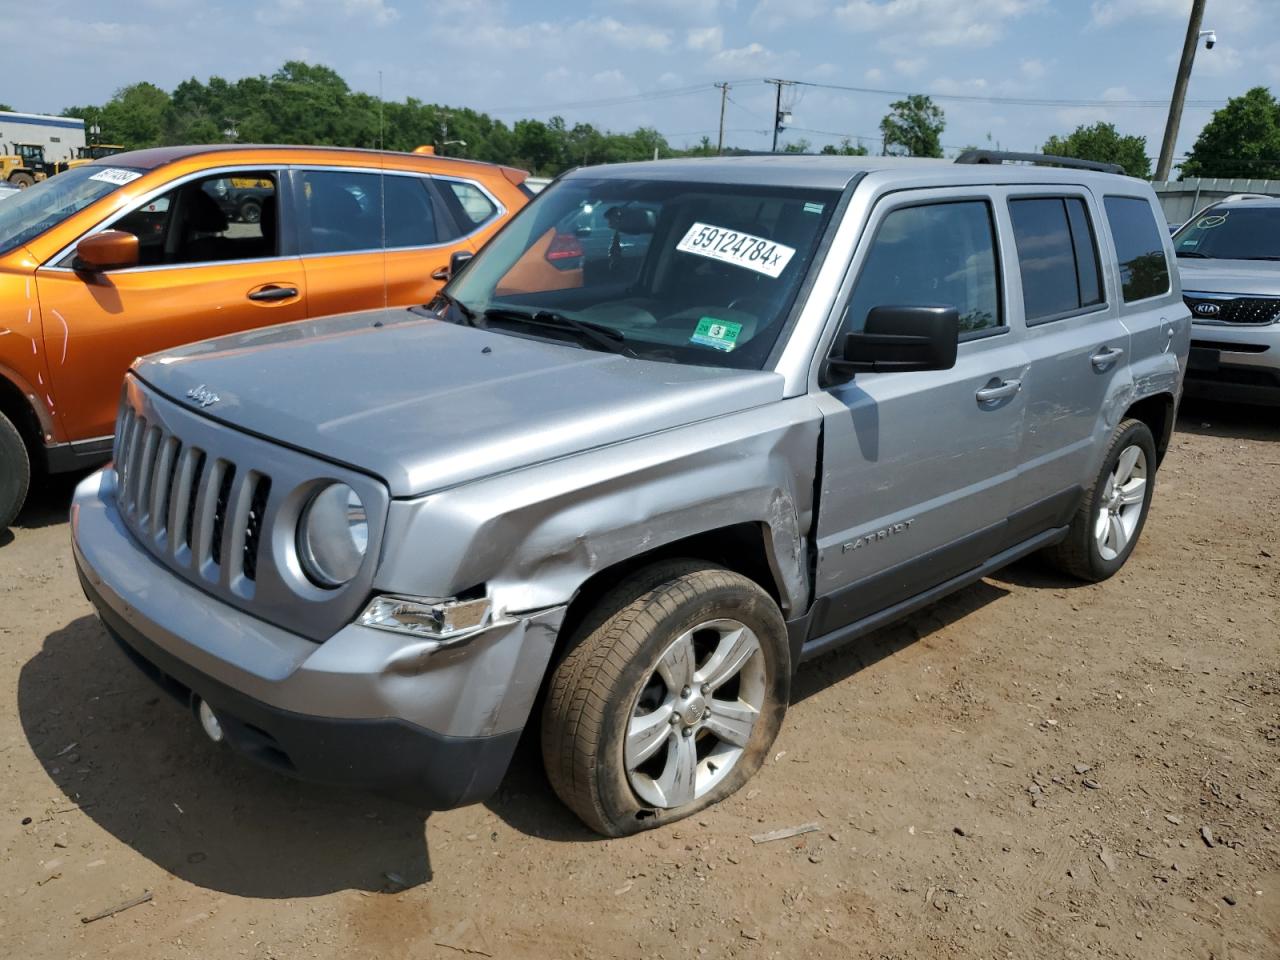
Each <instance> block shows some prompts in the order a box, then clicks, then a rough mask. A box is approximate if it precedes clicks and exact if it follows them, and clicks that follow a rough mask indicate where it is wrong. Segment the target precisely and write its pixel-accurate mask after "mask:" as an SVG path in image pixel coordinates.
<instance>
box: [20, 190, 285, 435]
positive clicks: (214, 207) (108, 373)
mask: <svg viewBox="0 0 1280 960" xmlns="http://www.w3.org/2000/svg"><path fill="white" fill-rule="evenodd" d="M232 178H246V179H250V180H253V181H255V182H260V183H261V184H262V185H264V186H260V193H261V199H260V205H259V207H258V210H257V216H256V220H255V221H254V222H245V221H244V220H243V219H242V218H241V217H240V216H239V214H238V212H237V210H236V209H235V208H234V207H233V205H232V204H231V203H230V201H229V200H228V199H227V198H228V197H229V195H230V193H231V191H232V190H233V189H234V185H233V184H232V183H231V180H232ZM279 182H280V174H279V171H277V170H275V169H258V168H254V169H238V168H237V169H235V170H223V171H211V172H207V173H200V174H197V175H193V176H189V177H186V178H183V179H182V180H181V181H178V182H176V183H174V184H171V185H169V186H167V187H166V188H164V189H162V190H160V191H157V192H155V193H153V194H150V195H148V196H146V197H144V198H142V199H140V200H139V201H138V202H137V203H135V204H134V205H132V206H131V207H129V208H128V209H127V210H125V211H123V212H122V213H120V214H119V215H117V216H115V217H113V218H111V219H110V220H108V221H106V222H105V223H104V224H102V225H101V226H100V227H98V228H95V232H96V231H97V230H103V229H113V230H124V231H127V232H130V233H133V234H135V235H136V236H137V237H138V241H139V249H140V262H139V264H138V265H137V266H135V267H130V268H128V269H122V270H110V271H106V272H104V273H98V274H83V273H78V272H76V271H75V270H73V269H72V264H73V263H74V260H75V251H74V250H68V251H64V252H63V253H62V254H61V255H60V257H58V258H56V259H55V260H53V261H52V262H50V263H48V264H46V265H44V266H42V267H41V268H40V269H39V270H37V271H36V283H37V288H38V291H39V296H40V310H41V316H42V317H43V320H44V330H45V342H46V345H47V349H48V351H49V364H50V376H51V377H52V379H53V395H54V398H55V401H56V408H57V415H58V416H60V417H61V418H62V423H63V426H64V428H65V430H66V431H67V434H68V436H69V437H70V438H71V439H73V440H86V439H93V438H97V437H104V436H108V435H110V434H111V432H112V429H113V425H114V422H115V416H116V406H117V404H118V402H119V395H120V383H121V381H122V380H123V378H124V373H125V371H126V370H127V369H128V367H129V365H130V364H131V363H132V362H133V360H134V358H136V357H139V356H142V355H144V354H148V353H154V352H156V351H159V350H164V349H166V348H168V347H174V346H178V345H180V344H184V343H190V342H192V341H193V340H204V339H206V338H208V337H215V336H219V335H221V334H225V333H233V332H237V331H240V330H247V329H251V328H253V327H260V326H266V325H268V324H273V323H282V322H285V321H288V320H298V319H301V318H303V317H304V316H306V284H305V278H304V276H303V272H302V263H301V261H300V260H299V259H298V257H297V255H296V252H295V250H294V248H293V246H292V244H291V237H290V232H289V230H288V224H289V219H288V211H287V210H281V209H279V208H278V205H277V203H276V194H277V187H278V185H279Z"/></svg>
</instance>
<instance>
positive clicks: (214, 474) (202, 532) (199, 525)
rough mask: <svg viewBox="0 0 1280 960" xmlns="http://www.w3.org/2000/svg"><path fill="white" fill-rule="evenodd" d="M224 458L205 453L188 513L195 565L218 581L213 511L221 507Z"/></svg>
mask: <svg viewBox="0 0 1280 960" xmlns="http://www.w3.org/2000/svg"><path fill="white" fill-rule="evenodd" d="M224 464H225V461H222V460H217V459H212V460H211V458H209V457H205V463H204V470H202V471H201V472H200V475H199V476H198V477H196V478H195V485H196V491H195V497H194V499H193V503H192V508H191V512H190V514H189V517H190V519H189V521H188V523H189V526H190V530H191V532H190V534H189V536H188V545H189V546H190V547H191V556H192V558H193V561H192V562H193V564H194V566H195V569H196V570H197V571H199V572H200V574H201V575H202V576H203V577H204V578H205V579H206V580H213V581H214V582H217V570H216V569H214V570H210V569H209V567H210V566H214V567H215V568H216V564H215V563H213V561H212V558H211V557H210V548H211V546H212V544H213V515H214V512H215V511H216V510H217V508H218V487H219V486H220V485H221V483H222V470H223V466H224Z"/></svg>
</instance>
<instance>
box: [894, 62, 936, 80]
mask: <svg viewBox="0 0 1280 960" xmlns="http://www.w3.org/2000/svg"><path fill="white" fill-rule="evenodd" d="M928 63H929V61H927V60H925V58H924V57H911V58H906V57H904V58H902V59H899V60H895V61H893V69H894V70H896V71H898V73H900V74H902V75H903V76H907V77H917V76H919V75H920V71H922V70H923V69H924V68H925V67H926V66H927V65H928Z"/></svg>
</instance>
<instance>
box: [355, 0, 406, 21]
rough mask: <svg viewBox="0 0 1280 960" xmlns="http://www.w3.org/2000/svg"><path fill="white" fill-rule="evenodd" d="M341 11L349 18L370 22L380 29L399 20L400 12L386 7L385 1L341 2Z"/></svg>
mask: <svg viewBox="0 0 1280 960" xmlns="http://www.w3.org/2000/svg"><path fill="white" fill-rule="evenodd" d="M342 9H343V12H344V13H346V15H347V16H349V17H359V18H360V19H362V20H365V21H372V22H373V23H375V24H377V25H378V26H380V27H384V26H386V25H387V24H388V23H394V22H395V21H396V20H399V19H400V11H399V10H397V9H396V8H395V7H389V6H387V4H386V3H385V0H342Z"/></svg>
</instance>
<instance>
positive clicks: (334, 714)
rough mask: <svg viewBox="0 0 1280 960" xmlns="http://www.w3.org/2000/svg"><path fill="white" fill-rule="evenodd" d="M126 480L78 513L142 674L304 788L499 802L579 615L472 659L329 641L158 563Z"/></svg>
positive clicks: (80, 530) (120, 637) (89, 575)
mask: <svg viewBox="0 0 1280 960" xmlns="http://www.w3.org/2000/svg"><path fill="white" fill-rule="evenodd" d="M114 476H115V475H114V472H113V471H112V470H111V469H110V468H108V469H106V470H103V471H100V472H99V473H96V474H94V475H93V476H91V477H89V478H88V479H86V480H85V481H84V482H83V483H81V484H80V486H79V487H78V488H77V490H76V495H75V499H74V502H73V504H72V509H71V536H72V547H73V552H74V555H75V561H76V566H77V570H78V572H79V574H80V578H81V583H82V584H83V586H84V590H85V594H86V595H87V596H88V598H89V600H90V602H92V603H93V605H94V606H95V607H96V608H97V610H98V613H99V615H100V617H101V618H102V621H103V623H104V624H105V626H106V627H107V629H108V631H110V633H111V634H112V636H113V637H114V638H115V639H116V640H117V641H119V642H120V643H121V645H122V646H123V647H124V648H125V650H126V651H127V652H128V653H129V654H130V656H131V658H132V659H133V660H134V661H135V662H136V663H138V664H139V666H141V667H142V668H143V669H144V670H145V671H146V672H147V673H149V674H151V675H152V676H153V677H154V678H156V679H158V680H160V681H161V682H162V683H163V684H164V685H165V686H166V687H167V688H168V689H170V690H171V691H173V692H175V693H177V694H178V695H179V697H180V698H183V699H185V700H186V701H187V702H188V703H190V702H192V700H191V698H192V697H193V696H195V697H199V698H200V699H203V700H205V701H207V702H208V703H209V705H210V706H211V707H213V708H214V710H215V711H216V712H217V714H218V716H219V719H220V720H221V721H222V726H223V729H224V731H225V732H226V734H227V741H228V742H229V743H230V744H231V745H232V746H233V747H235V748H236V749H238V750H239V751H240V752H242V753H244V754H245V755H246V756H248V757H250V758H251V759H253V760H256V761H258V762H259V763H263V764H266V765H267V766H270V767H272V768H273V769H276V770H279V771H281V772H285V773H288V774H291V775H294V776H297V777H299V778H301V779H305V780H313V781H319V782H325V783H336V784H351V785H357V786H363V787H370V788H377V789H392V790H396V791H397V792H405V791H407V792H409V793H411V794H412V795H413V796H414V798H415V799H417V800H419V801H420V802H423V803H424V804H426V805H428V806H431V807H433V808H435V809H444V808H448V807H453V806H459V805H462V804H466V803H474V802H477V801H480V800H483V799H485V798H486V797H487V796H489V795H490V794H491V793H492V792H493V790H494V789H495V788H496V787H497V785H498V783H499V782H500V781H501V779H502V776H503V774H504V773H505V772H506V768H507V765H508V764H509V762H510V759H511V755H512V752H513V751H514V749H515V745H516V742H517V740H518V739H519V736H520V733H521V731H522V729H523V728H524V724H525V722H526V720H527V719H528V716H529V711H530V709H531V707H532V705H533V701H534V698H535V697H536V695H537V692H538V688H539V686H540V684H541V681H542V676H543V673H544V672H545V670H546V667H547V664H548V662H549V660H550V656H551V651H552V648H553V646H554V643H555V637H556V632H557V630H558V628H559V625H560V621H561V619H562V618H563V615H564V608H563V607H556V608H553V609H550V610H545V611H541V612H539V613H537V614H534V615H531V616H527V617H522V618H517V619H511V620H505V621H503V622H500V623H497V624H495V625H494V626H492V627H490V628H489V629H487V630H485V631H483V632H481V633H479V634H475V635H473V636H472V637H470V638H468V639H467V641H466V642H465V643H462V644H460V645H458V646H456V647H449V648H439V649H434V645H433V644H430V643H425V642H424V641H422V640H420V639H416V638H411V637H405V636H401V635H399V634H394V633H389V632H387V631H382V630H373V629H369V628H365V627H360V626H357V625H354V624H352V625H348V626H347V627H344V628H343V629H342V630H340V631H338V633H336V634H335V635H334V636H333V637H332V638H330V639H329V640H328V641H326V642H325V643H321V644H317V643H314V642H312V641H311V640H308V639H306V638H304V637H300V636H297V635H296V634H292V633H289V632H288V631H286V630H283V629H281V628H279V627H276V626H274V625H272V624H269V623H267V622H265V621H262V620H258V619H257V618H255V617H252V616H250V615H249V614H246V613H245V612H243V611H240V610H237V609H235V608H233V607H231V606H229V605H228V604H225V603H222V602H221V601H219V600H217V599H215V598H213V597H210V596H208V595H207V594H205V593H204V592H202V591H201V590H199V589H197V588H196V587H194V586H192V585H190V584H189V583H187V582H186V581H185V580H183V579H181V578H180V577H178V576H176V575H175V574H173V573H171V572H170V571H169V570H168V569H167V568H165V567H164V566H162V565H161V564H160V563H158V562H157V561H156V560H155V559H154V558H153V557H152V556H151V554H150V553H148V552H147V551H146V550H144V549H143V548H142V547H141V546H139V545H138V544H137V543H136V541H135V540H134V539H133V536H132V535H131V534H130V533H129V532H128V530H127V529H126V528H125V526H124V524H123V522H122V521H121V518H120V516H119V514H118V512H117V511H116V509H115V500H114V488H115V487H114ZM300 602H301V601H300Z"/></svg>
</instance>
